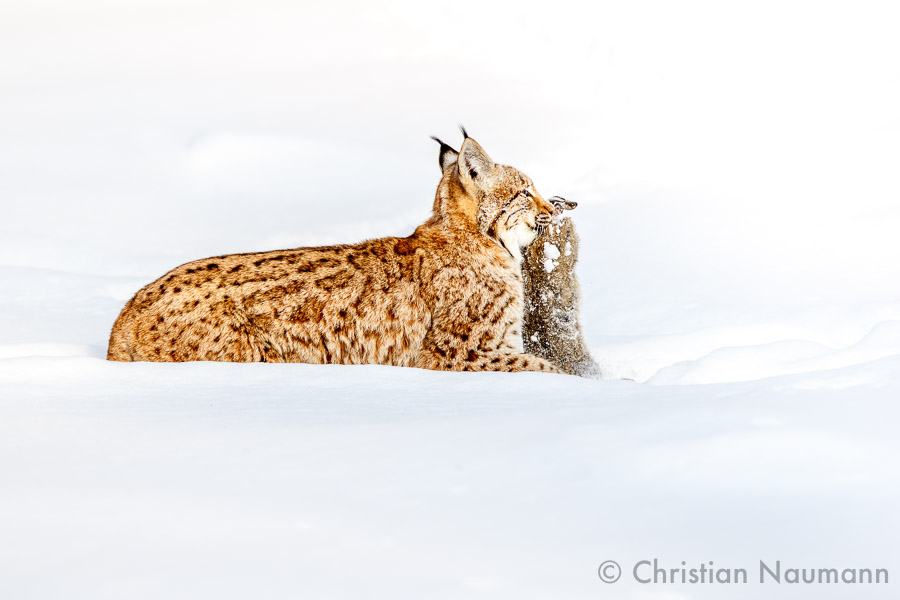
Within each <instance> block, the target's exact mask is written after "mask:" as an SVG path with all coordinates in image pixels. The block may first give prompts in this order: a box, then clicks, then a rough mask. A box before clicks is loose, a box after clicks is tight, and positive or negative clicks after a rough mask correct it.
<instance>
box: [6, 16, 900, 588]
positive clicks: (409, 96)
mask: <svg viewBox="0 0 900 600" xmlns="http://www.w3.org/2000/svg"><path fill="white" fill-rule="evenodd" d="M890 10H891V8H890V6H889V5H887V4H885V5H879V4H877V3H872V4H866V5H860V6H854V9H853V11H852V12H848V11H846V10H843V9H842V8H841V7H839V6H837V5H834V6H832V5H829V6H825V5H822V4H820V3H816V4H812V3H806V2H793V1H790V2H779V3H762V4H755V5H754V8H753V10H743V9H740V8H738V7H735V6H732V5H726V4H722V3H705V2H688V3H678V4H677V5H675V4H671V3H625V2H621V3H619V2H610V3H598V4H596V5H592V8H590V9H586V8H584V5H583V3H566V2H564V3H562V4H558V3H554V4H553V5H551V6H546V7H543V8H541V7H531V8H529V9H528V10H522V9H521V7H519V6H518V5H507V6H503V5H501V4H485V3H467V2H463V3H462V4H460V3H454V4H452V5H446V6H444V5H429V4H425V3H412V2H400V3H393V4H391V5H390V6H375V5H369V4H364V3H336V4H335V3H332V4H329V5H328V6H326V5H321V6H312V5H309V4H308V3H300V4H290V3H287V4H286V3H280V2H272V1H269V0H264V1H262V2H255V3H237V4H230V5H228V6H227V7H226V6H224V5H219V4H217V3H210V2H206V1H205V0H187V1H182V2H177V3H176V2H173V1H170V0H160V1H158V2H142V3H128V4H122V3H113V2H107V1H105V0H85V1H83V2H80V3H78V6H77V7H76V6H75V5H72V4H70V3H66V2H59V1H58V0H49V1H47V2H40V3H35V2H25V1H24V0H11V1H9V2H6V3H5V4H4V7H3V8H2V10H0V12H2V17H3V18H0V56H2V57H4V58H0V91H2V93H0V109H2V114H3V115H4V119H3V120H2V121H0V170H2V175H0V201H2V206H3V214H4V218H3V220H2V221H0V290H2V293H0V535H2V539H3V544H2V545H0V563H2V564H3V570H2V574H0V597H2V598H22V597H27V598H41V599H43V598H73V597H76V598H81V597H83V598H91V599H102V598H123V597H127V598H136V599H139V598H216V599H217V600H219V599H224V598H246V597H265V598H297V597H304V598H326V597H327V598H358V597H372V598H417V599H419V598H457V597H467V598H492V599H494V598H523V599H525V598H538V597H540V598H547V597H559V598H596V597H604V598H622V599H627V600H640V599H658V600H662V599H667V598H677V599H679V600H681V599H693V598H722V597H728V598H733V599H738V600H740V599H742V598H759V597H774V598H779V597H784V598H816V599H828V598H846V597H854V598H887V597H892V596H894V595H896V594H894V593H893V592H891V591H890V590H892V589H893V588H892V587H889V586H885V587H878V586H866V587H845V586H791V587H789V588H788V587H784V586H782V587H773V586H770V585H767V586H765V587H763V586H760V585H759V584H753V583H751V584H749V585H746V586H730V587H728V588H727V589H724V588H722V587H720V586H715V585H713V586H703V587H697V586H691V585H680V584H679V585H671V586H668V585H640V584H637V583H635V582H634V581H633V580H632V579H631V578H630V574H629V572H628V570H627V568H626V569H625V571H626V572H625V573H623V577H622V580H620V581H619V582H618V583H615V584H609V585H607V584H604V583H602V582H601V581H600V580H599V578H598V576H597V567H598V566H599V564H600V563H601V562H603V561H604V560H608V559H612V560H618V561H619V562H621V563H622V565H623V566H626V565H630V564H634V562H636V561H637V560H640V559H647V558H649V559H653V558H654V557H658V558H659V559H660V560H661V561H665V562H667V563H668V564H669V566H673V567H677V566H680V565H681V561H682V560H685V561H687V562H688V563H689V564H698V563H700V562H704V561H709V560H713V561H715V562H716V564H717V565H721V566H732V567H743V568H748V569H749V570H750V572H751V574H752V573H753V570H754V569H755V567H756V565H757V563H758V561H759V560H760V559H762V560H767V562H770V563H771V562H774V561H775V560H781V561H782V564H783V565H786V564H788V563H790V564H791V565H792V566H797V567H806V568H810V567H816V568H818V567H822V568H824V567H839V568H843V567H855V568H860V567H867V568H879V567H886V568H889V569H892V568H893V566H894V565H896V564H898V559H900V550H898V548H897V544H896V543H895V540H896V539H897V536H898V533H900V521H898V519H897V516H896V506H897V503H898V500H900V471H898V467H897V460H896V457H897V456H898V451H900V441H898V436H897V435H896V428H897V427H896V424H897V418H898V412H900V411H898V408H897V398H898V397H900V278H898V277H897V259H898V257H900V236H897V233H896V232H897V231H900V181H898V179H897V177H896V165H897V164H900V146H898V145H897V144H896V140H897V139H900V120H898V119H897V116H896V108H895V107H896V106H898V105H900V73H898V66H897V63H896V61H895V60H894V59H893V57H895V56H897V55H898V53H900V39H898V38H897V36H896V35H895V29H896V27H895V23H896V15H892V14H890ZM498 24H502V25H503V26H502V27H498ZM457 122H462V123H464V124H465V125H466V127H467V129H468V131H469V132H470V133H471V134H472V135H473V136H474V137H475V138H476V139H478V140H479V142H480V143H482V144H483V145H484V146H485V148H486V149H487V150H488V152H489V153H491V155H492V156H493V158H495V159H496V160H498V161H499V162H501V163H509V164H512V165H514V166H516V167H519V168H521V169H522V170H523V171H524V172H525V173H527V174H528V175H529V176H530V177H532V179H533V180H534V182H535V187H536V189H537V190H538V191H540V193H541V194H542V195H543V196H544V197H550V196H552V195H553V194H561V195H563V196H565V197H566V198H568V199H570V200H573V201H577V202H578V208H577V209H575V210H574V211H573V212H571V213H567V216H569V217H571V218H572V219H573V221H574V222H575V224H576V227H577V228H578V233H579V237H580V242H579V248H578V254H579V265H578V274H579V280H580V283H581V286H582V291H583V302H582V314H581V316H582V325H583V328H584V333H585V338H586V340H587V342H588V345H589V346H590V348H591V352H592V354H593V356H594V357H595V358H596V359H597V361H598V362H599V363H600V366H601V370H602V372H603V373H604V376H605V377H606V379H605V380H602V381H593V380H587V379H581V378H576V377H564V376H550V375H539V374H517V375H507V374H489V373H481V374H477V373H476V374H466V373H458V374H457V373H434V372H426V371H419V370H414V369H392V368H386V367H379V366H367V367H339V366H313V365H272V364H253V365H236V364H209V363H196V364H177V365H162V364H112V363H108V362H106V361H105V360H103V357H104V355H105V349H106V340H107V336H108V334H109V328H110V326H111V325H112V322H113V320H114V319H115V317H116V315H117V313H118V311H119V310H120V309H121V307H122V306H123V304H124V303H125V301H127V299H128V298H129V297H130V296H131V294H133V293H134V291H136V290H137V289H139V288H140V287H141V286H142V285H143V284H145V283H147V282H148V281H150V280H152V279H153V278H155V277H157V276H159V275H161V274H162V273H163V272H165V271H166V270H168V269H169V268H171V267H173V266H175V265H177V264H180V263H182V262H185V261H187V260H191V259H194V258H200V257H204V256H213V255H219V254H224V253H228V252H247V251H255V250H265V249H272V248H278V247H291V246H299V245H318V244H327V243H336V242H351V241H357V240H361V239H365V238H372V237H377V236H383V235H405V234H408V233H409V232H410V231H412V229H413V228H414V227H415V226H416V225H417V224H418V223H420V222H422V221H423V220H424V219H425V218H427V216H428V214H429V211H430V208H431V203H432V200H433V197H434V188H435V186H436V183H437V180H438V176H439V172H438V168H437V160H436V158H437V150H438V148H437V145H436V144H435V143H434V142H433V141H432V140H430V139H429V138H428V136H429V135H431V134H435V135H438V136H439V137H441V138H443V139H445V140H447V141H448V142H450V143H453V144H456V145H458V142H459V134H458V133H456V129H455V124H456V123H457ZM555 250H556V252H557V254H558V253H559V249H558V248H556V249H555ZM567 251H568V249H563V253H564V254H565V253H566V252H567ZM557 258H558V256H557ZM891 574H892V575H894V576H895V577H896V576H898V575H897V573H891ZM892 585H894V584H892Z"/></svg>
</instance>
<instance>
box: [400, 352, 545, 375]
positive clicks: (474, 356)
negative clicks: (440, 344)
mask: <svg viewBox="0 0 900 600" xmlns="http://www.w3.org/2000/svg"><path fill="white" fill-rule="evenodd" d="M449 354H450V353H448V352H447V351H445V350H443V349H441V348H438V349H434V350H432V351H430V352H423V354H422V356H421V357H420V359H419V361H418V362H417V363H416V366H417V367H419V368H423V369H432V370H435V371H506V372H513V373H516V372H520V371H536V372H538V373H560V374H561V373H562V371H561V370H559V369H558V368H556V367H555V366H554V365H553V364H552V363H551V362H549V361H546V360H544V359H543V358H539V357H537V356H534V355H533V354H522V353H520V352H505V351H503V350H494V351H490V352H479V351H477V350H470V351H469V352H468V353H467V354H466V355H465V356H462V357H459V356H452V357H451V356H450V355H449Z"/></svg>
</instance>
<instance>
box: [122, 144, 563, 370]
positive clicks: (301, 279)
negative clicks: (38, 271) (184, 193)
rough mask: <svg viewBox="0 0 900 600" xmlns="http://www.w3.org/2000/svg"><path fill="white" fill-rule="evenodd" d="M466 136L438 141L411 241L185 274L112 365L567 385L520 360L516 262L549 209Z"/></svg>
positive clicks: (165, 290) (144, 317) (135, 308)
mask: <svg viewBox="0 0 900 600" xmlns="http://www.w3.org/2000/svg"><path fill="white" fill-rule="evenodd" d="M463 134H464V138H465V139H464V141H463V143H462V146H461V147H460V149H459V151H458V152H457V151H456V150H454V149H453V148H451V147H450V146H449V145H447V144H445V143H443V142H441V141H440V140H437V141H438V142H439V143H440V153H439V159H438V162H439V165H440V167H441V173H442V177H441V180H440V183H439V184H438V187H437V192H436V194H435V199H434V205H433V214H432V216H431V217H430V218H429V219H428V220H427V221H426V222H425V223H424V224H422V225H420V226H419V227H418V228H417V229H416V230H415V232H414V233H413V234H412V235H410V236H409V237H405V238H396V237H389V238H381V239H375V240H369V241H364V242H361V243H358V244H352V245H337V246H326V247H318V248H295V249H292V250H275V251H269V252H259V253H251V254H231V255H226V256H216V257H212V258H207V259H203V260H198V261H194V262H189V263H186V264H184V265H181V266H179V267H176V268H175V269H173V270H172V271H170V272H168V273H166V274H165V275H163V276H162V277H160V278H159V279H157V280H156V281H154V282H152V283H150V284H149V285H147V286H145V287H144V288H142V289H141V290H140V291H138V292H137V293H136V294H135V295H134V297H133V298H132V299H131V300H130V301H129V302H128V303H127V304H126V305H125V307H124V308H123V309H122V312H121V314H120V315H119V317H118V319H117V320H116V322H115V324H114V325H113V328H112V333H111V335H110V341H109V350H108V353H107V358H108V359H109V360H116V361H194V360H209V361H235V362H297V363H317V364H382V365H395V366H404V367H420V368H426V369H435V370H447V371H543V372H551V373H559V372H560V370H559V369H557V368H556V367H555V366H554V365H553V364H551V363H550V362H548V361H546V360H544V359H542V358H538V357H537V356H533V355H530V354H525V353H523V351H522V318H523V283H522V274H521V267H520V262H521V260H522V252H521V249H522V248H523V247H524V246H527V245H528V244H529V243H531V241H532V240H533V239H534V238H535V236H537V235H538V233H539V232H540V231H541V230H543V229H544V228H546V227H547V225H548V224H549V223H550V220H551V215H552V214H553V213H554V207H553V206H552V205H551V204H550V203H549V202H548V201H546V200H545V199H544V198H542V197H541V195H540V194H539V193H538V191H537V190H536V189H535V187H534V184H533V182H532V181H531V179H530V178H529V177H528V176H526V175H525V174H524V173H521V172H520V171H518V170H517V169H514V168H513V167H509V166H504V165H499V164H496V163H495V162H494V161H493V160H492V159H491V158H490V156H489V155H488V154H487V152H485V150H484V148H482V147H481V145H480V144H479V143H478V142H476V141H475V140H474V139H472V138H471V137H469V136H468V134H466V132H465V130H463ZM435 139H436V138H435Z"/></svg>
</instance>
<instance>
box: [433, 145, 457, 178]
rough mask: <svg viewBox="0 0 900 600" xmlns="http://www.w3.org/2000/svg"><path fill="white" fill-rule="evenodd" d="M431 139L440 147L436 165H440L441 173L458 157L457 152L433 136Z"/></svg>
mask: <svg viewBox="0 0 900 600" xmlns="http://www.w3.org/2000/svg"><path fill="white" fill-rule="evenodd" d="M431 139H433V140H434V141H436V142H437V143H438V144H440V145H441V153H440V154H439V155H438V165H440V167H441V171H443V170H444V168H445V167H446V166H447V165H450V164H452V163H455V162H456V159H457V157H458V156H459V152H457V151H456V150H454V149H453V148H452V147H450V145H449V144H446V143H444V142H443V141H441V140H440V139H438V138H436V137H435V136H431Z"/></svg>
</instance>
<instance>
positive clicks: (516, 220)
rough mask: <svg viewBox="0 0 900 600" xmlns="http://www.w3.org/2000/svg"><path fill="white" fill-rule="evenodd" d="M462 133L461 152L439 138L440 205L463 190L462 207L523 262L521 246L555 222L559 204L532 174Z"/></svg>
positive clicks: (458, 203) (481, 228) (488, 233)
mask: <svg viewBox="0 0 900 600" xmlns="http://www.w3.org/2000/svg"><path fill="white" fill-rule="evenodd" d="M463 135H465V136H466V137H465V140H464V141H463V144H462V146H461V147H460V149H459V152H457V151H456V150H454V149H453V148H451V147H450V146H448V145H447V144H445V143H444V142H441V141H440V140H438V139H437V138H435V140H437V141H438V143H440V144H441V153H440V158H439V162H440V166H441V170H442V171H443V173H444V177H443V179H442V180H441V186H439V187H438V198H437V199H436V202H435V209H436V211H437V210H440V209H442V208H443V209H444V210H446V207H441V206H438V202H439V201H440V200H442V195H443V196H445V197H446V196H450V195H459V196H462V197H461V198H457V200H458V202H457V203H456V204H457V206H458V207H459V209H460V210H462V211H464V212H468V213H470V215H469V216H470V217H472V218H473V219H474V220H475V223H476V224H477V227H478V229H479V231H481V233H483V234H485V235H487V236H489V237H491V238H492V239H494V240H495V241H496V242H497V243H499V244H500V245H501V246H503V247H504V248H506V250H507V251H508V252H509V253H510V255H511V256H512V257H513V258H514V259H515V260H516V261H517V262H521V260H522V250H521V249H522V248H524V247H526V246H528V245H529V244H530V243H531V242H532V241H534V238H535V237H537V235H538V234H539V233H540V232H541V231H543V229H544V228H546V227H547V225H549V224H550V219H551V216H552V215H553V214H554V211H555V207H554V206H553V205H552V204H550V203H549V202H548V201H546V200H544V198H543V197H541V195H540V194H539V193H538V191H537V190H536V189H535V187H534V183H533V182H532V181H531V178H530V177H528V176H527V175H525V174H524V173H522V172H521V171H519V170H518V169H515V168H513V167H509V166H506V165H498V164H496V163H495V162H494V161H493V160H492V159H491V157H490V156H488V153H487V152H485V150H484V148H482V147H481V144H479V143H478V142H476V141H475V140H474V139H472V138H470V137H469V136H468V134H466V131H465V129H463ZM442 189H443V190H444V192H443V194H442Z"/></svg>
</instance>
